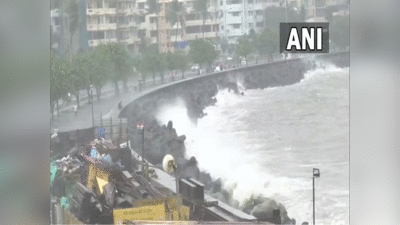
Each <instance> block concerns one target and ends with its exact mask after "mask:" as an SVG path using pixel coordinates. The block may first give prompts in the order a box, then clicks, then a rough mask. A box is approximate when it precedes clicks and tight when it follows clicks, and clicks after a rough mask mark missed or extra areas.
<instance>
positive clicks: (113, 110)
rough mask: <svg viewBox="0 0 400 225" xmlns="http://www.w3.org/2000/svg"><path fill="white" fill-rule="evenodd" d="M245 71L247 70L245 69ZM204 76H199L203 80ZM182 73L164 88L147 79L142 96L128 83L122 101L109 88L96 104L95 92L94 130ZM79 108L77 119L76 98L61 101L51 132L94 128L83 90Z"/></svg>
mask: <svg viewBox="0 0 400 225" xmlns="http://www.w3.org/2000/svg"><path fill="white" fill-rule="evenodd" d="M277 61H282V59H277V60H275V61H274V62H277ZM262 63H265V61H261V60H260V61H259V62H258V64H262ZM252 65H255V62H249V63H248V66H252ZM242 67H245V66H242ZM242 67H240V68H242ZM204 75H207V74H203V75H200V76H204ZM195 77H199V75H197V73H195V72H191V71H189V72H186V73H185V78H184V79H183V80H188V79H191V78H195ZM183 80H182V76H181V73H178V74H177V76H176V77H175V79H174V81H172V80H171V76H170V73H166V74H165V75H164V84H161V79H160V77H157V78H156V80H155V85H153V79H152V78H150V79H149V78H148V79H147V80H146V86H145V88H144V90H142V91H141V92H138V91H134V87H135V85H136V84H137V83H136V81H130V82H128V92H126V93H125V92H124V90H123V87H122V85H121V84H120V85H119V87H120V97H116V96H115V91H114V87H113V86H112V84H107V85H106V86H105V87H103V90H102V92H101V98H100V101H97V97H96V92H95V90H93V102H94V105H93V116H94V119H95V126H96V125H99V124H100V122H99V121H100V118H101V116H102V117H103V119H109V118H110V117H112V118H113V121H115V122H117V118H118V115H119V112H120V110H119V109H118V104H119V102H121V101H122V106H123V107H125V106H126V105H128V104H129V103H131V102H132V101H133V100H135V99H136V98H138V97H140V96H143V95H145V94H146V93H149V92H151V91H153V90H156V89H158V88H160V87H161V86H167V85H170V84H171V83H172V82H181V81H183ZM79 99H80V108H79V109H78V115H76V116H75V113H74V109H73V105H74V104H76V99H75V97H73V98H72V101H71V102H70V103H67V104H65V103H61V101H60V116H59V118H58V116H57V109H56V107H54V119H52V118H51V115H50V121H51V122H50V126H51V130H50V132H51V133H53V132H54V129H58V131H60V132H64V131H72V130H76V129H85V128H89V127H92V106H91V104H88V100H87V93H86V90H81V94H80V98H79Z"/></svg>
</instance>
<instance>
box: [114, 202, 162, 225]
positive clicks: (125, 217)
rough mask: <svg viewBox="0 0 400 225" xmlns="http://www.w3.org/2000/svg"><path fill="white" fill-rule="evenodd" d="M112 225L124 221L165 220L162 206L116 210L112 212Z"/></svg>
mask: <svg viewBox="0 0 400 225" xmlns="http://www.w3.org/2000/svg"><path fill="white" fill-rule="evenodd" d="M113 217H114V224H122V223H123V222H126V221H134V220H153V221H164V220H165V206H164V204H160V205H153V206H143V207H139V208H129V209H116V210H114V211H113Z"/></svg>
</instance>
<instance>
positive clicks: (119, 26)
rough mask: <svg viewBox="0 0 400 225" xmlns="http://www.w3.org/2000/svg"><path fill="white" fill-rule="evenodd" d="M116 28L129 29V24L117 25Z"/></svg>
mask: <svg viewBox="0 0 400 225" xmlns="http://www.w3.org/2000/svg"><path fill="white" fill-rule="evenodd" d="M117 27H118V28H119V29H126V28H129V27H130V26H129V23H119V24H118V25H117Z"/></svg>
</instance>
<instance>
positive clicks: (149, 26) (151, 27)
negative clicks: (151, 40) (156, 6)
mask: <svg viewBox="0 0 400 225" xmlns="http://www.w3.org/2000/svg"><path fill="white" fill-rule="evenodd" d="M146 27H147V29H148V30H157V24H156V23H147V24H146Z"/></svg>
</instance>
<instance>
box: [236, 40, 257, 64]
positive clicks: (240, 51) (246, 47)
mask: <svg viewBox="0 0 400 225" xmlns="http://www.w3.org/2000/svg"><path fill="white" fill-rule="evenodd" d="M253 51H254V45H253V43H252V42H251V40H250V38H249V36H247V35H244V36H242V37H240V38H238V40H237V44H236V55H237V56H242V57H244V58H246V59H247V56H248V55H250V54H251V53H252V52H253ZM246 63H247V61H246Z"/></svg>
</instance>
